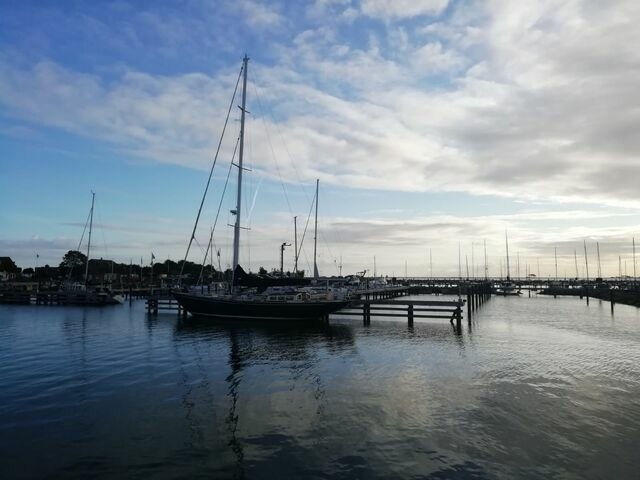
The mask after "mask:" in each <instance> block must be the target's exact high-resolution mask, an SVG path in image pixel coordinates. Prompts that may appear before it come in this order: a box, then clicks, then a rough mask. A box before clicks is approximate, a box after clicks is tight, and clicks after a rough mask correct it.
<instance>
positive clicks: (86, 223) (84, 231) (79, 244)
mask: <svg viewBox="0 0 640 480" xmlns="http://www.w3.org/2000/svg"><path fill="white" fill-rule="evenodd" d="M90 216H91V212H89V213H88V214H87V221H86V222H84V229H83V230H82V236H81V237H80V241H79V242H78V248H76V250H77V251H80V247H82V240H84V234H85V233H86V232H87V226H88V225H89V217H90Z"/></svg>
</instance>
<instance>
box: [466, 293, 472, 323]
mask: <svg viewBox="0 0 640 480" xmlns="http://www.w3.org/2000/svg"><path fill="white" fill-rule="evenodd" d="M467 315H468V316H469V321H471V294H470V293H467Z"/></svg>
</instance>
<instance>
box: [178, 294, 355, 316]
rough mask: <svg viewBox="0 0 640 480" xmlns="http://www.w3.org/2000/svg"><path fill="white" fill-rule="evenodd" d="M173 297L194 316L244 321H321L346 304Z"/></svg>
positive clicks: (336, 302) (182, 295)
mask: <svg viewBox="0 0 640 480" xmlns="http://www.w3.org/2000/svg"><path fill="white" fill-rule="evenodd" d="M173 295H174V296H175V298H176V300H177V301H178V303H180V305H182V307H183V308H184V309H185V310H186V311H187V312H189V313H191V314H192V315H194V316H198V317H212V318H227V319H246V320H303V319H313V318H322V317H326V316H327V315H329V314H330V313H333V312H336V311H338V310H340V309H342V308H344V307H346V306H347V305H348V304H349V302H347V301H322V302H318V301H309V302H266V301H247V300H234V299H230V298H220V297H209V296H205V295H194V294H190V293H180V292H174V293H173Z"/></svg>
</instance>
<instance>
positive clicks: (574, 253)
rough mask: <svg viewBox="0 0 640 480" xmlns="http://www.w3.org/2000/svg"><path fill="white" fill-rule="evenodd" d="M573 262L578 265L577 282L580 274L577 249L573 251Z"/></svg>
mask: <svg viewBox="0 0 640 480" xmlns="http://www.w3.org/2000/svg"><path fill="white" fill-rule="evenodd" d="M573 261H574V262H575V264H576V280H577V279H578V277H579V276H580V274H579V273H578V253H577V252H576V249H575V248H574V249H573Z"/></svg>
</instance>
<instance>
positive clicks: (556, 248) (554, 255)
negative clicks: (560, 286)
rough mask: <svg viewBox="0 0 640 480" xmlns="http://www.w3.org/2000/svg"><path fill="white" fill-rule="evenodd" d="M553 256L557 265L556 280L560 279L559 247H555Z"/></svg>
mask: <svg viewBox="0 0 640 480" xmlns="http://www.w3.org/2000/svg"><path fill="white" fill-rule="evenodd" d="M553 258H554V261H555V265H556V282H557V281H558V247H553Z"/></svg>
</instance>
